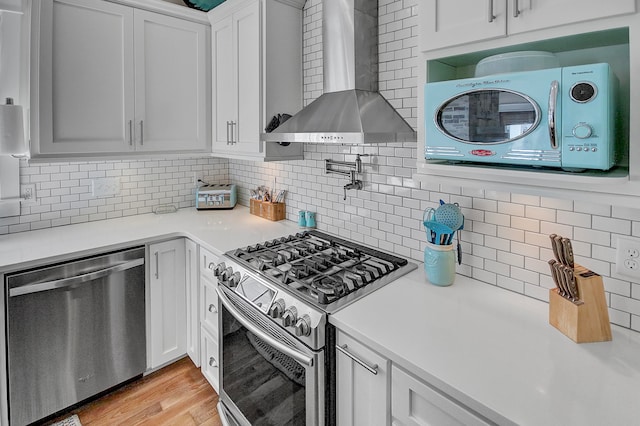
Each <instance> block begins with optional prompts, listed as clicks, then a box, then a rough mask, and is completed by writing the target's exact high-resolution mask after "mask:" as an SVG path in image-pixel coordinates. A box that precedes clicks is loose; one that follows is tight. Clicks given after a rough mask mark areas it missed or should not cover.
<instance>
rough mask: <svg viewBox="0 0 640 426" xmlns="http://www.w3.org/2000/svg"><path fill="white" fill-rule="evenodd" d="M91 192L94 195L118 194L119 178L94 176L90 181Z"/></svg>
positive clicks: (108, 195) (107, 195)
mask: <svg viewBox="0 0 640 426" xmlns="http://www.w3.org/2000/svg"><path fill="white" fill-rule="evenodd" d="M91 183H92V185H91V193H92V194H93V196H94V197H110V196H113V195H120V178H119V177H108V178H95V179H93V180H92V181H91Z"/></svg>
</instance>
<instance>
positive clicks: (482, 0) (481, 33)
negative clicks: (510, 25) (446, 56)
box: [419, 0, 507, 51]
mask: <svg viewBox="0 0 640 426" xmlns="http://www.w3.org/2000/svg"><path fill="white" fill-rule="evenodd" d="M506 1H507V0H423V2H421V5H420V6H421V9H420V15H419V16H420V19H421V21H422V22H421V23H422V26H421V33H422V35H421V37H422V38H421V43H422V44H421V50H423V51H427V50H434V49H439V48H442V47H449V46H456V45H459V44H464V43H471V42H475V41H480V40H487V39H491V38H496V37H504V36H506V34H507V16H506V12H507V8H506Z"/></svg>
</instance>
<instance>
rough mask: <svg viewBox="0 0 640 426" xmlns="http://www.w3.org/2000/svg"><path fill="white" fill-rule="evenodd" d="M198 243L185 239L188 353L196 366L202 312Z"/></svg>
mask: <svg viewBox="0 0 640 426" xmlns="http://www.w3.org/2000/svg"><path fill="white" fill-rule="evenodd" d="M199 276H200V272H199V270H198V245H197V244H196V243H194V242H193V241H191V240H185V280H186V291H187V296H186V302H187V354H188V355H189V357H190V358H191V361H193V363H194V364H195V366H196V367H199V366H200V313H199V312H198V308H199V306H200V304H199V296H200V294H199V289H200V283H199V279H198V278H199Z"/></svg>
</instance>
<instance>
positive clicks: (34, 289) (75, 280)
mask: <svg viewBox="0 0 640 426" xmlns="http://www.w3.org/2000/svg"><path fill="white" fill-rule="evenodd" d="M140 265H144V258H139V259H134V260H131V261H129V262H124V263H120V264H118V265H115V266H110V267H108V268H104V269H99V270H97V271H94V272H89V273H87V274H83V275H76V276H75V277H69V278H61V279H59V280H53V281H46V282H43V283H36V284H29V285H24V286H20V287H15V288H12V289H10V290H9V297H15V296H22V295H25V294H33V293H40V292H42V291H47V290H60V289H64V288H68V287H72V286H74V285H77V284H82V283H85V282H87V281H93V280H96V279H98V278H102V277H106V276H107V275H111V274H115V273H116V272H122V271H126V270H127V269H131V268H135V267H136V266H140Z"/></svg>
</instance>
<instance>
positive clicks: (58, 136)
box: [31, 0, 210, 157]
mask: <svg viewBox="0 0 640 426" xmlns="http://www.w3.org/2000/svg"><path fill="white" fill-rule="evenodd" d="M208 39H209V34H208V28H207V26H206V25H204V24H201V23H197V22H190V21H187V20H184V19H181V18H176V17H171V16H166V15H163V14H159V13H153V12H149V11H145V10H138V9H134V8H132V7H129V6H126V5H122V4H116V3H111V2H108V1H103V0H34V3H33V38H32V67H31V68H32V70H31V74H32V76H31V97H32V101H31V106H32V111H31V149H32V156H34V157H38V156H40V157H69V156H78V157H80V156H86V157H91V156H105V155H117V154H129V153H133V152H143V151H144V152H148V151H153V152H207V151H209V149H210V148H209V147H210V144H209V140H210V138H209V135H208V132H209V125H208V117H209V110H208V107H207V102H208V96H209V95H208V93H209V87H210V86H209V83H208V70H209V68H208V67H209V64H208V61H207V60H206V57H207V51H208V43H209V40H208Z"/></svg>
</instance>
